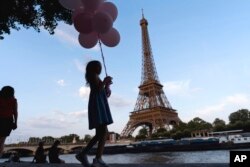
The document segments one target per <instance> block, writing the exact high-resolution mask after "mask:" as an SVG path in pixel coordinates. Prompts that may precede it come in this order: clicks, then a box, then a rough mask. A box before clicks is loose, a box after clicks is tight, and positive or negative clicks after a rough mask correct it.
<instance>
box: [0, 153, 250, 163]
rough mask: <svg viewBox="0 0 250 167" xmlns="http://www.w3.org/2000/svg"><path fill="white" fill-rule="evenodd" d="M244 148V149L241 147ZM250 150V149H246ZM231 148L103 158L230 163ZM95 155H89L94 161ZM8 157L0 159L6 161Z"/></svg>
mask: <svg viewBox="0 0 250 167" xmlns="http://www.w3.org/2000/svg"><path fill="white" fill-rule="evenodd" d="M241 150H243V149H241ZM244 151H250V149H244ZM229 153H230V151H229V150H218V151H189V152H162V153H140V154H115V155H104V156H103V160H104V161H106V162H107V163H120V164H123V163H126V164H128V163H135V164H142V163H147V164H148V163H161V164H168V163H229ZM60 158H61V159H63V160H65V161H66V163H79V162H78V161H77V160H76V159H75V154H65V155H60ZM93 158H94V156H89V161H90V162H92V159H93ZM32 159H33V158H32V157H21V158H20V160H21V161H32ZM6 160H7V159H0V162H4V161H6Z"/></svg>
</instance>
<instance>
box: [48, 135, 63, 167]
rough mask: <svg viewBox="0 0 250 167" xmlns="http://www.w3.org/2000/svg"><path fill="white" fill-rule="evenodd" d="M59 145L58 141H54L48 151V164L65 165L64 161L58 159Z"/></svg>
mask: <svg viewBox="0 0 250 167" xmlns="http://www.w3.org/2000/svg"><path fill="white" fill-rule="evenodd" d="M59 144H60V141H59V140H56V141H55V142H54V144H53V145H52V147H51V148H50V149H49V162H50V163H65V161H64V160H61V159H60V158H59V154H60V149H59V148H58V145H59Z"/></svg>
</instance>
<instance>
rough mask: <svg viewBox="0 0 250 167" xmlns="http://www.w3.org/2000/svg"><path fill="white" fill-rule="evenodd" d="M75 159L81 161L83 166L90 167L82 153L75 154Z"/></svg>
mask: <svg viewBox="0 0 250 167" xmlns="http://www.w3.org/2000/svg"><path fill="white" fill-rule="evenodd" d="M76 159H77V160H78V161H80V162H81V164H82V165H83V166H84V167H90V164H89V161H88V157H87V155H86V154H84V153H79V154H76Z"/></svg>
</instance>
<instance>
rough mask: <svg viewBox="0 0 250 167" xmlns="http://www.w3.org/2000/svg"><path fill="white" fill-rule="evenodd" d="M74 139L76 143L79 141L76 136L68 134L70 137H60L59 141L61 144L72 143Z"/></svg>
mask: <svg viewBox="0 0 250 167" xmlns="http://www.w3.org/2000/svg"><path fill="white" fill-rule="evenodd" d="M74 138H75V140H76V141H79V138H80V137H79V136H78V135H77V134H70V135H66V136H62V137H60V140H61V141H62V143H72V141H73V140H74Z"/></svg>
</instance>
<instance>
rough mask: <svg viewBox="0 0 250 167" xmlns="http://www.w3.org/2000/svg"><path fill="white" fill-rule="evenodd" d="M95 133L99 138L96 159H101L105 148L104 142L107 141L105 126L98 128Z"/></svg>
mask: <svg viewBox="0 0 250 167" xmlns="http://www.w3.org/2000/svg"><path fill="white" fill-rule="evenodd" d="M97 132H98V134H99V137H100V138H99V142H98V148H97V152H96V159H101V158H102V154H103V150H104V146H105V142H106V139H107V134H108V128H107V125H102V126H100V127H99V128H97Z"/></svg>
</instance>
